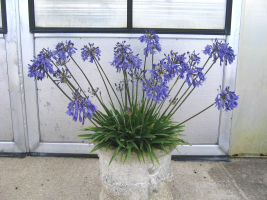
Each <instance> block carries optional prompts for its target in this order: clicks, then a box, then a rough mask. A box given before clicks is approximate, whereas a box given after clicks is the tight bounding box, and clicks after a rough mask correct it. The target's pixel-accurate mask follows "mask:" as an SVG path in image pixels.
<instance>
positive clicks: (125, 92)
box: [123, 71, 127, 110]
mask: <svg viewBox="0 0 267 200" xmlns="http://www.w3.org/2000/svg"><path fill="white" fill-rule="evenodd" d="M123 77H124V97H125V99H124V102H125V107H124V110H126V109H127V91H126V90H127V89H126V80H125V74H124V71H123Z"/></svg>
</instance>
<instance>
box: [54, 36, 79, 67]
mask: <svg viewBox="0 0 267 200" xmlns="http://www.w3.org/2000/svg"><path fill="white" fill-rule="evenodd" d="M75 50H77V49H76V48H75V47H74V44H73V43H72V42H71V41H70V40H69V41H66V42H65V43H64V42H60V43H58V44H57V46H56V51H55V55H56V64H57V65H60V66H62V65H66V63H67V62H69V57H70V56H72V55H73V54H74V53H75Z"/></svg>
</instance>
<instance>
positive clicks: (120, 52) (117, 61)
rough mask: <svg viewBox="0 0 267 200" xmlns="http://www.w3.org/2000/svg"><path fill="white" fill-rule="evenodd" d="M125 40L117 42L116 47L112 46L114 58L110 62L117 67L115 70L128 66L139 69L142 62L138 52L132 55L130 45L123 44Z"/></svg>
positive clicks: (128, 67)
mask: <svg viewBox="0 0 267 200" xmlns="http://www.w3.org/2000/svg"><path fill="white" fill-rule="evenodd" d="M125 42H126V41H123V42H122V43H119V42H118V43H117V44H116V47H114V58H113V61H112V62H111V63H110V64H111V65H112V66H114V67H116V68H117V72H120V71H121V70H125V69H130V68H133V69H134V68H137V69H139V68H140V65H141V64H142V60H141V59H139V57H138V54H137V55H136V56H135V55H133V52H132V49H131V48H130V45H125Z"/></svg>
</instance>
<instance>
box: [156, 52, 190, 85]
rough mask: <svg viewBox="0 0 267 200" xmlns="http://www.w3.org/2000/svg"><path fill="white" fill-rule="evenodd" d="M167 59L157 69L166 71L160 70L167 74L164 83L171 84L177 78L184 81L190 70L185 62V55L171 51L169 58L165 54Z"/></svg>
mask: <svg viewBox="0 0 267 200" xmlns="http://www.w3.org/2000/svg"><path fill="white" fill-rule="evenodd" d="M165 57H166V58H164V59H162V60H161V61H160V63H159V64H158V66H157V67H156V68H158V69H160V68H164V70H160V71H162V72H165V73H164V74H163V76H164V81H166V82H169V81H170V80H172V79H173V78H174V77H175V76H178V77H179V78H181V79H183V78H184V73H185V72H186V71H187V70H188V64H187V62H186V61H185V60H186V57H185V54H182V55H178V53H177V52H173V51H171V52H170V54H168V56H167V55H166V54H165ZM152 70H153V69H152ZM158 74H160V73H158Z"/></svg>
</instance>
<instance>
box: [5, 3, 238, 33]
mask: <svg viewBox="0 0 267 200" xmlns="http://www.w3.org/2000/svg"><path fill="white" fill-rule="evenodd" d="M2 1H3V0H2ZM132 3H133V0H127V28H75V27H64V28H62V27H61V28H55V27H36V26H35V14H34V0H28V6H29V24H30V32H31V33H140V32H142V31H143V30H144V29H146V28H132V12H133V6H132ZM232 4H233V0H227V4H226V15H225V27H224V29H160V28H153V29H155V30H156V32H157V33H163V34H200V35H230V33H231V18H232ZM147 28H150V27H147Z"/></svg>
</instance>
